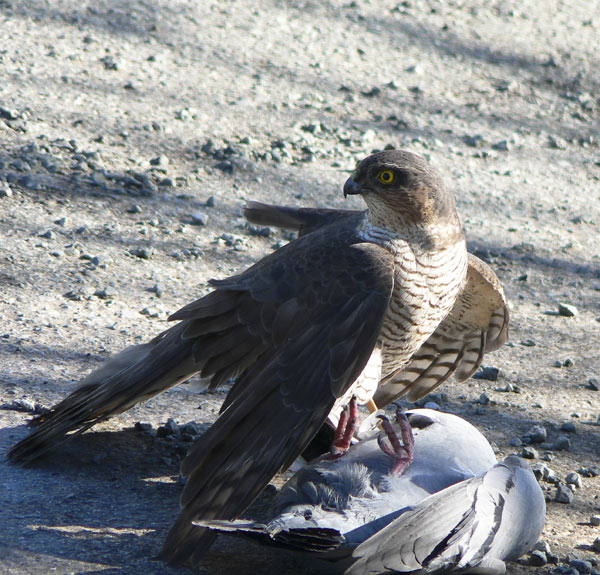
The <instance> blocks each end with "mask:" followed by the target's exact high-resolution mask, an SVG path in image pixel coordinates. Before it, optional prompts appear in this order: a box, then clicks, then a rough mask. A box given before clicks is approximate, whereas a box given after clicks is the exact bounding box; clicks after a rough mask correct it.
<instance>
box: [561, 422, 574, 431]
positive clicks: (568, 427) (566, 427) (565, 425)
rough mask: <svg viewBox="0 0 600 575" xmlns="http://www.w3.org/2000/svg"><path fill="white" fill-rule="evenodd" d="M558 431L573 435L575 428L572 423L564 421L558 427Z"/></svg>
mask: <svg viewBox="0 0 600 575" xmlns="http://www.w3.org/2000/svg"><path fill="white" fill-rule="evenodd" d="M560 430H561V431H566V432H567V433H575V432H576V431H577V428H576V427H575V424H574V423H573V422H572V421H565V422H564V423H563V424H562V425H561V426H560Z"/></svg>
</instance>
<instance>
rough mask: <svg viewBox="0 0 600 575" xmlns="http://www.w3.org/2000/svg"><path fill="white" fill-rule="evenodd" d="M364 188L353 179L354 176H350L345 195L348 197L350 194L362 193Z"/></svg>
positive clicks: (345, 185)
mask: <svg viewBox="0 0 600 575" xmlns="http://www.w3.org/2000/svg"><path fill="white" fill-rule="evenodd" d="M362 192H363V189H362V186H361V185H360V184H359V183H358V182H357V181H356V180H354V179H352V177H350V178H348V179H347V180H346V183H345V184H344V197H345V198H346V197H348V196H355V195H357V194H362Z"/></svg>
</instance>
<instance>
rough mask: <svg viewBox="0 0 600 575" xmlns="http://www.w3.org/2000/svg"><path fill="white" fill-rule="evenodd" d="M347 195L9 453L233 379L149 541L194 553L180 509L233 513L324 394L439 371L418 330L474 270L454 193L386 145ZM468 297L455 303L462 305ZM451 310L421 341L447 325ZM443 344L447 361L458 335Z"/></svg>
mask: <svg viewBox="0 0 600 575" xmlns="http://www.w3.org/2000/svg"><path fill="white" fill-rule="evenodd" d="M349 194H351V195H355V194H359V195H361V196H362V198H363V199H364V200H365V202H366V204H367V207H368V210H367V211H365V212H363V213H362V214H360V215H357V216H353V218H351V221H348V220H347V219H345V218H338V219H335V221H332V222H331V223H328V224H326V225H323V226H320V227H317V228H316V229H314V230H313V231H311V232H310V233H306V234H305V235H303V236H302V237H299V238H298V239H297V240H295V241H292V242H290V243H289V244H287V245H285V246H283V247H282V248H280V249H279V250H277V251H275V252H273V253H271V254H269V255H268V256H266V257H264V258H263V259H262V260H260V261H258V262H257V263H256V264H254V265H253V266H251V267H250V268H248V269H247V270H246V271H244V272H242V273H240V274H238V275H234V276H232V277H230V278H227V279H222V280H213V281H212V282H211V285H212V287H213V288H214V290H213V291H212V292H210V293H209V294H207V295H206V296H204V297H202V298H201V299H199V300H197V301H195V302H193V303H191V304H189V305H187V306H185V307H184V308H182V309H180V310H179V311H177V312H176V313H174V314H173V315H172V316H171V317H170V319H171V320H179V323H177V324H176V325H174V326H173V327H172V328H170V329H168V330H166V331H164V332H163V333H161V334H160V335H158V336H157V337H155V338H154V339H153V340H152V341H150V342H149V343H146V344H142V345H138V346H133V347H131V348H128V349H126V350H124V351H123V352H121V353H120V354H117V355H116V356H115V357H113V358H111V359H109V360H108V361H107V362H106V363H105V365H103V366H101V367H100V368H99V369H98V370H96V371H95V372H93V373H91V374H90V375H89V376H88V377H87V378H86V379H85V380H84V381H83V383H82V385H81V387H79V388H78V389H76V390H75V391H73V393H72V394H71V395H69V396H68V397H67V398H66V399H64V400H63V401H61V402H60V403H58V404H57V405H56V406H54V407H53V408H52V409H51V410H50V411H49V412H47V413H45V414H42V415H40V416H39V417H37V418H36V419H35V420H34V424H36V425H37V428H36V429H35V430H34V431H33V433H32V434H30V435H29V437H27V438H25V439H24V440H23V441H21V442H20V443H19V444H17V445H16V446H15V447H13V449H12V450H11V451H10V452H9V458H10V459H11V460H12V461H15V462H24V463H27V462H28V461H31V460H33V459H35V458H36V457H39V456H40V455H41V454H43V453H44V452H46V451H47V450H48V449H49V448H51V447H52V446H54V445H56V444H57V443H59V442H61V441H63V440H64V439H65V438H67V437H68V436H71V435H74V434H77V433H81V432H83V431H85V430H86V429H89V428H90V427H91V426H92V425H94V424H95V423H97V422H99V421H102V420H104V419H106V418H108V417H110V416H112V415H114V414H117V413H121V412H123V411H125V410H127V409H129V408H130V407H131V406H133V405H134V404H136V403H138V402H139V401H142V400H146V399H148V398H150V397H152V396H154V395H156V394H157V393H160V392H162V391H164V390H165V389H168V388H169V387H172V386H173V385H176V384H178V383H180V382H182V381H184V380H186V379H187V378H189V377H190V376H191V375H193V374H194V373H198V372H199V373H200V374H201V375H202V376H203V377H206V378H209V380H210V387H211V388H214V387H216V386H218V385H219V384H221V383H223V382H225V381H227V380H229V379H231V378H235V384H234V386H233V387H232V388H231V390H230V392H229V394H228V396H227V398H226V400H225V402H224V404H223V406H222V408H221V413H220V415H219V417H218V419H217V420H216V422H215V423H214V424H213V425H212V426H211V428H210V429H209V430H208V431H207V432H206V433H204V434H203V435H202V436H201V437H200V438H199V439H198V440H197V442H196V443H195V444H194V445H193V446H192V447H191V449H190V451H189V452H188V454H187V456H186V458H185V459H184V461H183V462H182V467H181V472H182V474H183V475H184V476H186V477H187V483H186V486H185V489H184V491H183V494H182V497H181V506H182V509H181V512H180V515H179V517H178V519H177V520H176V522H175V524H174V525H173V527H172V529H171V531H170V532H169V534H168V536H167V539H166V541H165V544H164V547H163V552H162V557H163V558H164V559H166V560H168V561H171V562H178V563H181V562H184V561H186V560H190V561H192V562H194V561H195V560H196V559H197V558H198V557H199V556H200V555H201V554H202V553H203V552H204V550H205V549H206V547H207V545H208V544H209V543H210V540H211V536H210V534H209V533H206V531H205V530H202V529H200V528H197V527H193V526H192V524H191V521H192V520H193V519H196V518H203V519H213V518H219V519H234V518H236V517H238V516H239V515H240V514H241V513H242V512H243V511H244V510H245V509H246V508H247V507H248V505H249V504H250V503H251V502H252V501H253V500H254V499H255V498H256V497H257V496H258V495H259V494H260V492H261V491H262V489H263V488H264V487H265V486H266V485H267V483H268V482H269V480H270V479H271V478H272V477H273V475H274V474H275V473H277V471H279V470H280V469H282V468H285V467H286V466H288V465H289V464H290V463H291V462H292V461H293V460H294V459H295V458H296V457H297V455H298V454H299V453H300V452H301V451H302V449H303V448H304V447H305V446H306V445H307V443H308V442H309V441H310V440H311V438H312V437H313V436H314V435H315V433H316V432H317V430H318V429H319V427H320V426H321V425H322V424H323V422H324V421H325V419H326V418H327V416H328V414H329V413H330V412H331V410H332V408H333V407H334V406H336V405H337V406H339V405H342V404H344V403H346V402H347V401H348V400H349V399H350V398H351V397H352V396H353V395H356V396H358V398H359V400H360V401H361V402H363V403H364V402H366V401H369V400H371V399H372V397H373V395H374V394H375V393H376V390H377V388H378V385H380V384H381V383H384V384H385V383H390V382H393V381H394V380H395V381H401V384H400V385H404V386H406V384H405V383H404V381H405V379H406V378H409V379H410V378H412V379H414V380H415V382H418V381H419V377H415V375H414V374H415V373H418V372H419V370H421V369H422V371H423V374H422V375H427V373H429V372H431V371H432V370H439V369H442V370H446V371H447V372H451V371H452V367H451V366H449V365H448V362H447V361H446V360H445V359H444V357H445V356H444V353H442V360H441V364H440V365H439V366H438V363H439V362H438V360H436V359H435V358H431V354H432V353H436V350H437V349H438V347H439V346H438V344H437V343H435V342H433V343H432V345H429V344H428V343H427V345H428V347H430V348H431V351H427V353H426V354H425V358H421V356H418V352H419V350H420V348H421V347H422V346H423V344H425V343H426V342H428V339H429V338H430V336H432V334H434V332H436V329H437V328H438V327H441V326H443V324H444V323H445V322H444V320H445V319H446V317H447V316H448V314H449V313H450V312H451V310H452V309H453V306H455V304H456V302H457V298H458V299H462V298H460V294H461V292H462V290H463V288H464V286H465V282H466V281H467V275H468V274H467V270H468V269H470V268H471V267H472V266H471V265H470V264H469V259H468V257H467V252H466V247H465V239H464V235H463V231H462V227H461V224H460V221H459V218H458V215H457V213H456V208H455V203H454V197H453V195H452V193H451V192H450V191H449V189H448V188H447V187H446V186H445V184H444V183H443V181H442V179H441V177H440V176H439V174H438V173H437V171H435V170H434V169H433V168H432V167H431V166H430V165H429V164H428V163H427V162H426V161H425V160H424V159H423V158H422V157H420V156H418V155H415V154H412V153H410V152H407V151H402V150H386V151H383V152H378V153H376V154H373V155H371V156H369V157H367V158H366V159H364V160H362V161H361V162H360V163H359V164H358V166H357V168H356V169H355V171H354V172H353V174H352V175H351V177H350V178H349V179H348V180H347V181H346V183H345V185H344V195H349ZM469 284H470V281H469V282H468V283H467V286H468V285H469ZM471 291H472V290H468V291H467V294H466V296H467V299H469V300H470V299H472V294H471ZM475 299H476V298H475ZM471 307H472V306H471V305H470V304H469V305H466V306H465V305H464V304H461V306H460V308H461V309H462V310H463V311H464V310H466V315H467V316H470V315H472V309H471ZM453 315H454V314H453ZM461 316H462V312H461V313H459V314H458V315H457V316H456V317H453V318H451V325H450V326H449V329H446V328H444V329H442V332H441V333H440V335H439V338H437V337H434V339H435V341H437V340H438V339H441V340H442V341H445V340H446V339H449V340H451V339H452V337H453V335H454V333H455V332H456V333H457V335H458V337H459V338H461V337H462V336H463V335H464V334H463V333H462V332H461V330H460V329H457V328H460V322H461ZM467 331H468V330H467ZM485 333H486V330H485V329H480V330H479V334H480V339H481V340H484V339H485ZM469 334H470V332H469ZM434 336H435V334H434ZM455 345H456V346H457V349H458V350H459V351H458V353H454V352H453V354H454V363H455V364H456V365H458V364H459V363H460V359H461V358H462V357H465V356H466V355H467V354H468V352H469V351H470V349H471V347H470V346H471V343H470V340H469V341H467V342H466V343H465V341H463V340H460V341H459V342H458V343H455ZM440 349H441V348H440ZM476 349H479V350H483V349H485V344H484V343H483V342H482V341H480V342H479V344H478V347H477V346H476ZM441 352H444V350H443V349H441ZM415 354H417V356H415ZM413 358H415V359H413ZM411 359H412V360H413V361H412V362H411ZM415 361H416V362H417V364H418V365H415V366H414V367H412V366H413V363H415ZM423 361H426V362H427V361H429V364H430V367H426V368H422V367H421V364H422V362H423ZM406 370H409V371H408V372H406ZM415 370H416V371H415ZM402 373H408V375H406V376H404V379H400V380H398V377H400V376H399V374H402ZM411 385H412V384H410V382H409V384H408V387H409V388H410V386H411ZM422 391H423V390H422ZM395 393H396V392H395V391H394V394H395ZM418 393H421V391H419V392H418ZM423 393H426V390H425V391H423ZM273 414H277V417H273Z"/></svg>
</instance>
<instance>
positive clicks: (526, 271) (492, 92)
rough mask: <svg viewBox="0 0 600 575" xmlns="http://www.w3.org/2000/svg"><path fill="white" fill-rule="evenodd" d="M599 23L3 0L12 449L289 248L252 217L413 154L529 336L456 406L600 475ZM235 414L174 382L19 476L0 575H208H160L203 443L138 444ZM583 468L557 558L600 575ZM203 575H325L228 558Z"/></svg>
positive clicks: (3, 394)
mask: <svg viewBox="0 0 600 575" xmlns="http://www.w3.org/2000/svg"><path fill="white" fill-rule="evenodd" d="M598 14H600V7H599V5H598V2H597V1H588V2H581V1H578V0H562V1H560V2H559V1H558V0H550V1H548V2H544V3H541V2H536V1H533V0H521V1H519V2H516V1H511V0H504V1H500V0H498V1H494V2H489V3H482V2H476V1H473V0H457V1H452V2H441V1H436V0H407V1H403V2H398V1H397V0H394V1H386V0H381V1H379V0H371V1H369V0H354V1H351V2H350V1H346V2H340V3H338V2H322V1H310V0H307V1H290V2H284V1H277V0H254V1H252V2H250V1H248V0H239V1H222V2H208V1H201V2H191V1H189V2H186V1H180V2H176V1H174V0H134V1H125V0H115V1H102V0H101V1H94V2H88V1H87V0H83V1H81V0H80V1H79V2H74V1H72V0H64V1H50V0H46V1H44V0H30V1H27V2H20V1H18V0H0V30H1V31H2V34H0V310H1V311H0V314H1V317H2V323H1V327H0V362H1V363H0V366H1V367H0V403H1V404H2V405H3V406H4V409H2V410H0V451H2V452H4V451H5V450H6V449H7V448H8V447H9V446H10V445H11V444H13V443H14V442H15V441H17V440H19V439H21V438H22V437H24V436H25V434H26V428H25V427H24V424H25V422H26V420H27V419H28V418H29V416H30V414H28V413H26V412H22V411H15V410H14V409H8V408H9V407H11V406H13V407H14V406H15V405H17V406H18V405H19V402H20V401H21V400H26V401H29V402H32V404H35V402H39V403H40V404H42V405H49V404H51V403H53V402H55V401H56V400H58V399H60V398H62V397H64V396H65V395H66V394H67V393H68V392H69V391H70V390H71V389H72V388H73V386H74V385H75V384H76V383H77V382H78V381H80V380H81V378H82V377H83V376H84V375H85V374H86V373H87V372H88V371H89V370H90V369H92V368H94V367H95V366H97V365H98V364H99V363H100V362H101V361H102V360H103V359H105V358H106V357H107V356H108V355H109V354H110V353H112V352H114V351H118V350H119V349H121V348H123V347H125V346H126V345H129V344H131V343H135V342H139V341H143V340H145V339H147V338H150V337H151V336H153V335H154V334H156V333H157V332H159V331H160V330H162V329H163V328H164V322H165V319H166V317H167V315H168V314H169V313H170V312H173V311H175V310H176V309H178V308H179V307H181V306H182V305H183V304H185V303H187V302H188V301H191V300H192V299H195V298H196V297H198V296H199V295H201V294H203V293H205V292H206V289H207V287H206V285H207V284H206V282H207V280H208V279H209V278H211V277H223V276H225V275H228V274H230V273H231V272H233V271H235V270H238V269H240V268H243V267H245V266H247V265H249V264H250V263H251V262H253V261H254V260H255V259H256V258H259V257H261V256H262V255H264V254H266V253H268V252H269V251H270V250H272V249H273V248H274V247H276V246H278V245H281V244H282V243H284V242H286V241H288V240H289V235H288V234H287V233H286V232H281V231H279V230H257V229H254V228H251V227H248V226H247V225H246V224H245V223H244V221H243V219H242V217H241V207H242V206H243V204H244V202H245V201H246V200H247V199H257V200H262V201H266V202H271V203H282V204H293V205H305V206H315V205H316V206H339V207H342V206H344V207H348V206H349V207H359V206H360V203H359V201H358V200H354V199H353V201H350V200H348V201H344V199H343V196H342V194H341V185H342V184H343V182H344V180H345V179H346V177H347V171H348V170H350V169H351V168H353V166H354V164H355V162H356V160H358V159H360V158H362V157H364V156H365V155H367V154H368V153H370V152H371V151H372V150H373V149H377V148H379V149H380V148H383V147H384V146H385V145H386V144H390V143H391V144H394V145H396V146H402V147H406V148H408V149H410V150H412V151H415V152H417V153H421V154H424V155H426V156H427V157H428V158H429V159H430V160H431V161H432V162H433V164H434V165H435V166H436V167H437V168H438V169H439V170H441V172H442V173H443V174H444V177H445V178H446V180H447V181H448V183H449V184H450V185H451V186H452V188H453V189H454V190H455V193H456V196H457V200H458V207H459V210H460V213H461V217H462V218H463V221H464V225H465V229H466V232H467V235H468V239H469V243H470V248H471V249H472V250H474V251H475V252H476V253H477V254H479V255H480V256H481V257H483V258H484V259H485V260H486V261H488V262H489V263H490V264H491V265H492V266H493V268H494V269H495V271H496V272H497V274H498V275H499V276H500V278H501V279H502V281H503V282H504V285H505V287H506V291H507V293H508V296H509V298H510V300H511V302H512V324H511V342H510V343H509V344H508V345H507V346H505V347H504V348H503V349H502V350H500V351H499V352H497V353H495V354H493V355H491V356H489V357H487V358H486V361H485V363H486V364H487V365H490V366H494V367H497V368H499V370H500V374H499V377H498V380H497V381H495V382H490V381H486V380H482V379H477V380H471V381H469V382H468V383H466V384H462V385H458V384H455V383H449V384H447V385H445V386H444V387H443V388H441V389H440V392H443V394H437V395H436V397H435V398H434V399H435V401H437V402H438V403H439V404H440V406H441V407H442V408H443V409H450V410H453V411H456V412H459V413H461V414H463V415H464V416H465V417H467V419H469V420H470V421H472V422H473V423H474V424H476V425H477V426H478V427H479V428H480V429H481V430H482V431H483V432H484V433H485V434H486V435H487V436H488V437H489V438H490V440H491V441H493V442H494V444H495V445H496V446H497V448H498V452H499V456H503V455H505V454H508V453H511V452H517V453H519V452H520V451H521V449H522V447H520V446H519V443H520V442H522V441H523V439H524V437H525V436H526V435H527V433H528V432H529V430H530V429H531V428H532V427H533V426H534V425H543V426H544V427H545V429H546V430H547V433H548V445H547V446H542V447H539V446H537V447H536V449H537V455H538V459H536V460H535V461H534V462H533V463H534V464H542V463H543V464H546V465H547V466H548V467H549V468H550V469H551V470H552V471H553V472H554V475H555V476H556V480H557V481H560V482H562V483H564V482H565V480H566V477H567V475H568V474H569V473H571V472H577V471H578V470H580V469H581V468H584V472H585V469H588V470H589V469H592V468H594V466H598V465H599V460H600V427H599V426H598V418H599V416H600V392H599V391H598V390H597V388H598V386H599V385H600V384H598V379H600V358H599V354H598V331H599V328H600V323H599V321H600V303H599V302H600V259H599V258H600V242H599V241H598V225H599V223H600V186H599V182H598V181H599V177H600V160H599V157H600V156H599V152H598V144H599V141H600V129H599V124H598V118H599V110H600V101H599V100H598V94H599V93H600V91H599V88H600V76H599V72H598V71H599V70H600V32H599V29H600V19H599V16H598ZM561 302H562V303H567V304H570V305H572V306H576V308H577V314H576V315H575V316H572V317H566V316H563V315H560V314H558V304H559V303H561ZM557 365H558V366H559V367H557ZM594 378H595V379H594ZM590 380H591V383H590ZM508 384H510V385H508ZM515 387H516V389H517V390H518V391H519V393H516V392H514V391H500V390H502V389H504V390H507V389H515ZM594 388H595V389H594ZM482 394H485V395H484V396H483V397H482ZM223 396H224V393H223V392H219V393H216V394H214V395H210V396H206V395H204V396H191V395H190V393H189V392H188V391H187V388H185V387H183V388H180V389H175V390H172V391H170V392H167V393H165V394H163V395H162V396H160V397H158V398H156V399H154V400H152V401H150V402H149V403H148V404H146V405H144V406H139V407H137V408H135V409H133V410H132V411H131V412H130V413H127V414H125V415H123V416H122V417H119V418H115V419H114V420H112V421H111V422H109V423H107V424H105V425H102V426H98V429H95V430H94V432H93V433H92V432H91V433H87V434H85V435H84V436H82V437H80V438H78V439H76V440H74V441H72V442H70V444H68V445H65V446H64V447H63V448H61V449H60V450H58V451H57V452H56V453H55V455H54V457H53V458H51V459H48V460H46V461H45V462H43V463H41V464H40V465H37V466H35V467H32V468H28V469H20V468H15V467H12V466H8V465H7V464H6V463H5V462H3V461H0V485H2V487H1V488H0V500H1V501H2V508H3V514H2V519H1V520H0V525H1V528H0V574H5V573H10V574H11V575H12V574H15V575H21V574H26V573H32V574H37V573H50V572H52V573H58V574H67V573H106V574H110V573H127V574H144V575H149V574H159V573H166V574H168V573H173V574H175V573H184V572H186V571H185V570H181V569H170V568H167V567H166V566H164V565H163V564H161V563H159V562H156V561H153V560H152V557H153V556H154V555H155V554H156V553H157V552H158V550H159V549H160V544H161V541H162V538H163V537H164V535H165V533H166V531H167V529H168V526H169V524H170V523H171V521H172V520H173V518H174V517H175V515H176V513H177V498H178V494H179V493H180V491H181V484H180V482H179V479H178V475H177V474H178V464H179V459H180V457H181V454H182V451H183V446H182V444H181V442H180V441H177V440H173V439H169V438H162V439H161V438H154V437H152V436H151V435H150V434H148V433H143V432H139V431H135V430H133V429H132V427H133V425H134V424H135V422H138V421H143V422H150V423H152V424H153V425H154V428H156V427H158V426H159V425H160V424H164V423H165V422H166V421H167V419H168V418H169V417H172V418H174V419H175V420H176V421H177V422H178V423H179V424H185V423H188V422H190V421H196V422H197V423H198V425H199V426H200V428H202V425H203V424H207V423H208V422H210V421H212V420H213V419H214V417H215V414H216V410H217V408H218V405H219V404H220V402H221V400H222V398H223ZM15 401H16V402H17V403H16V404H15ZM21 405H22V403H21ZM564 424H568V425H566V427H563V428H562V429H561V427H562V426H563V425H564ZM569 424H573V425H569ZM559 436H566V437H568V439H569V444H570V448H569V449H568V450H564V451H559V450H556V449H553V448H552V447H553V443H554V442H555V441H556V439H557V438H558V437H559ZM546 447H547V449H546ZM592 470H593V469H592ZM588 475H590V476H588V477H586V476H582V477H581V487H579V488H577V489H575V493H574V497H573V500H572V502H571V503H570V504H563V503H558V502H555V501H554V495H555V491H556V487H555V486H554V485H553V484H551V483H548V482H542V485H543V486H544V488H545V489H546V490H547V493H548V498H549V499H550V501H549V503H548V519H547V524H546V528H545V531H544V535H543V539H544V541H546V542H547V543H548V544H549V546H550V549H551V555H555V556H556V557H558V560H559V562H560V563H561V564H563V563H565V561H566V562H567V563H568V562H569V561H570V560H572V559H573V558H577V557H579V558H583V559H588V560H590V561H592V562H595V563H596V567H595V568H596V569H598V567H597V560H598V555H597V553H596V554H595V553H594V551H593V550H592V548H591V545H592V543H593V541H594V540H595V539H596V538H597V537H599V536H600V527H595V526H593V525H591V523H590V518H591V517H592V516H593V515H599V514H600V478H599V477H598V476H595V477H594V476H592V474H591V473H589V474H588ZM555 568H556V567H555V566H553V565H548V566H544V567H541V568H533V567H529V566H527V567H524V566H519V565H511V566H509V573H528V572H530V571H534V570H535V571H536V572H538V573H546V572H549V571H551V570H553V569H555ZM200 570H201V572H206V573H215V574H219V573H233V572H235V573H272V572H275V571H278V572H281V573H300V572H307V573H309V572H311V573H312V572H315V571H314V570H313V569H312V568H308V567H306V566H305V564H304V563H302V562H301V561H300V560H298V559H296V558H294V557H291V556H290V555H289V554H286V553H275V552H273V553H271V552H270V551H269V552H265V551H264V550H263V549H260V548H256V547H253V546H251V545H248V544H245V543H241V542H240V541H238V540H231V539H226V538H224V539H223V540H221V542H220V543H219V544H218V545H217V546H216V547H215V550H214V552H213V553H212V554H211V555H210V556H209V557H207V559H206V562H205V563H204V564H203V566H202V567H201V568H200Z"/></svg>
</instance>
